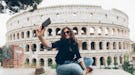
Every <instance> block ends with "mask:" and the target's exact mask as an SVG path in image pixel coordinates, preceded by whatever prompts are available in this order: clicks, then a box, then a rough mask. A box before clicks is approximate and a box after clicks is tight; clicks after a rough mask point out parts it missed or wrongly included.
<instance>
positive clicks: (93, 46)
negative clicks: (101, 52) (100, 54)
mask: <svg viewBox="0 0 135 75" xmlns="http://www.w3.org/2000/svg"><path fill="white" fill-rule="evenodd" d="M91 50H95V42H91Z"/></svg>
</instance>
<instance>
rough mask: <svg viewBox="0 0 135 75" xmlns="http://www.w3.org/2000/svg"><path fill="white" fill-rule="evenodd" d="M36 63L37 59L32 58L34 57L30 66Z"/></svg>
mask: <svg viewBox="0 0 135 75" xmlns="http://www.w3.org/2000/svg"><path fill="white" fill-rule="evenodd" d="M36 63H37V60H36V59H35V58H34V59H32V66H34V67H35V66H36Z"/></svg>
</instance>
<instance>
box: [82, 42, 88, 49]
mask: <svg viewBox="0 0 135 75" xmlns="http://www.w3.org/2000/svg"><path fill="white" fill-rule="evenodd" d="M82 50H87V42H83V43H82Z"/></svg>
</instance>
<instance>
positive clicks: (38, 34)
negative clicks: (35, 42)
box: [36, 26, 49, 48]
mask: <svg viewBox="0 0 135 75" xmlns="http://www.w3.org/2000/svg"><path fill="white" fill-rule="evenodd" d="M44 32H45V28H44V29H42V27H41V26H40V27H38V28H37V30H36V35H37V36H38V38H39V40H40V41H41V43H42V44H43V45H44V46H45V47H46V48H48V47H49V45H48V43H47V41H46V39H45V38H44V37H43V34H44Z"/></svg>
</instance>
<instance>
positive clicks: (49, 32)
mask: <svg viewBox="0 0 135 75" xmlns="http://www.w3.org/2000/svg"><path fill="white" fill-rule="evenodd" d="M48 36H52V29H51V28H49V29H48Z"/></svg>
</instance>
